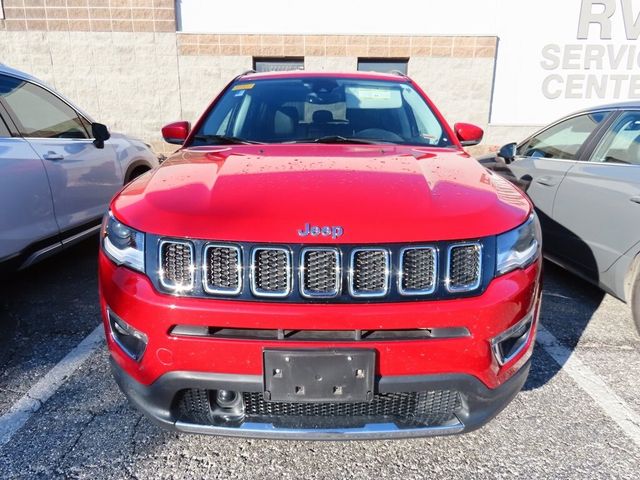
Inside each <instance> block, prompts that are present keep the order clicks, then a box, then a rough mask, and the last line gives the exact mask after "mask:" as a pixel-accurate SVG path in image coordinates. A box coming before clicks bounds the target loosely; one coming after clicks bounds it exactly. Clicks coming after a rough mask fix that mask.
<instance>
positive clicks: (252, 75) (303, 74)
mask: <svg viewBox="0 0 640 480" xmlns="http://www.w3.org/2000/svg"><path fill="white" fill-rule="evenodd" d="M310 77H313V78H318V77H324V78H353V79H360V80H386V81H390V82H407V81H410V80H409V77H407V76H406V75H404V74H402V73H378V72H314V71H308V70H289V71H284V72H262V73H256V72H253V71H251V72H247V73H245V74H244V75H241V76H240V77H238V80H260V79H274V78H310Z"/></svg>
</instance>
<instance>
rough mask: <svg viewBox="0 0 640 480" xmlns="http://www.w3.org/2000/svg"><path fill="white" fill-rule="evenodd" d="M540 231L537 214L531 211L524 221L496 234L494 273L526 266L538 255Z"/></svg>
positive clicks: (500, 273)
mask: <svg viewBox="0 0 640 480" xmlns="http://www.w3.org/2000/svg"><path fill="white" fill-rule="evenodd" d="M541 247H542V232H541V230H540V222H539V221H538V216H537V215H536V214H535V213H532V214H531V215H530V216H529V218H528V219H527V221H526V222H524V223H523V224H522V225H520V226H519V227H517V228H514V229H513V230H510V231H508V232H506V233H503V234H502V235H498V255H497V258H496V263H497V265H496V274H497V275H503V274H505V273H508V272H511V271H512V270H515V269H516V268H526V267H528V266H529V265H531V264H532V263H533V262H535V260H536V259H537V258H538V256H539V255H540V250H541Z"/></svg>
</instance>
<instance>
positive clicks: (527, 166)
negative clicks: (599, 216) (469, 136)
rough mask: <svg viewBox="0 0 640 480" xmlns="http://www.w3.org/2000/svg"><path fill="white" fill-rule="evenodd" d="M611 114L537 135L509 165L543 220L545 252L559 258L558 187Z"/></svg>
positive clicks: (566, 122)
mask: <svg viewBox="0 0 640 480" xmlns="http://www.w3.org/2000/svg"><path fill="white" fill-rule="evenodd" d="M609 114H610V112H596V113H585V114H580V115H575V116H572V117H569V118H566V119H563V120H561V121H559V122H557V123H555V124H553V125H551V126H549V127H548V128H546V129H544V130H542V131H540V132H538V133H536V134H535V135H533V136H532V137H530V138H529V139H527V140H526V141H525V142H523V143H522V144H521V145H520V146H519V147H518V149H517V154H516V158H515V159H514V161H513V162H511V163H510V164H509V165H508V169H509V171H510V175H511V177H512V178H511V180H512V181H514V182H515V183H516V184H517V185H518V186H520V188H522V190H524V191H525V192H526V193H527V195H528V196H529V198H531V201H532V202H533V204H534V205H535V208H536V212H537V213H538V216H539V218H540V223H541V225H542V232H543V242H544V246H545V251H546V252H547V253H550V254H552V255H555V254H557V252H558V250H559V247H560V245H559V242H560V238H561V237H562V229H563V228H562V226H561V225H559V224H558V222H557V221H556V220H555V219H554V217H553V205H554V200H555V197H556V194H557V192H558V187H559V186H560V185H561V183H562V182H563V180H564V178H565V175H566V174H567V172H568V171H569V170H570V169H571V167H572V166H573V165H574V164H575V162H576V161H577V159H578V158H580V155H581V154H582V152H583V151H584V149H585V146H586V145H587V144H588V140H589V139H591V138H592V137H593V136H594V135H595V133H596V131H598V130H599V128H600V127H601V125H602V124H603V122H604V121H605V120H606V118H607V117H608V115H609Z"/></svg>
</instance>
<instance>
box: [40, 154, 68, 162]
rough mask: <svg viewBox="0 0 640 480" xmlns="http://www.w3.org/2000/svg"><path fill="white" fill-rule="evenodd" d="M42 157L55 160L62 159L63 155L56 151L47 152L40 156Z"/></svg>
mask: <svg viewBox="0 0 640 480" xmlns="http://www.w3.org/2000/svg"><path fill="white" fill-rule="evenodd" d="M42 158H44V159H45V160H51V161H57V160H62V159H64V156H63V155H62V154H60V153H57V152H47V153H45V154H44V155H43V156H42Z"/></svg>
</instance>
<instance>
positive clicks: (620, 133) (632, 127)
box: [591, 112, 640, 165]
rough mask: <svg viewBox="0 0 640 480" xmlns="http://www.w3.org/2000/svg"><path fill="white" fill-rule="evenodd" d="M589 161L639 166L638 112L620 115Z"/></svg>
mask: <svg viewBox="0 0 640 480" xmlns="http://www.w3.org/2000/svg"><path fill="white" fill-rule="evenodd" d="M591 160H592V161H593V162H606V163H624V164H630V165H640V112H627V113H624V114H622V115H621V116H620V118H619V119H618V120H616V122H615V123H614V124H613V126H612V127H611V128H610V129H609V131H607V133H606V134H605V136H604V137H603V139H602V141H601V142H600V145H598V148H597V149H596V151H595V153H594V154H593V157H592V158H591Z"/></svg>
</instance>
